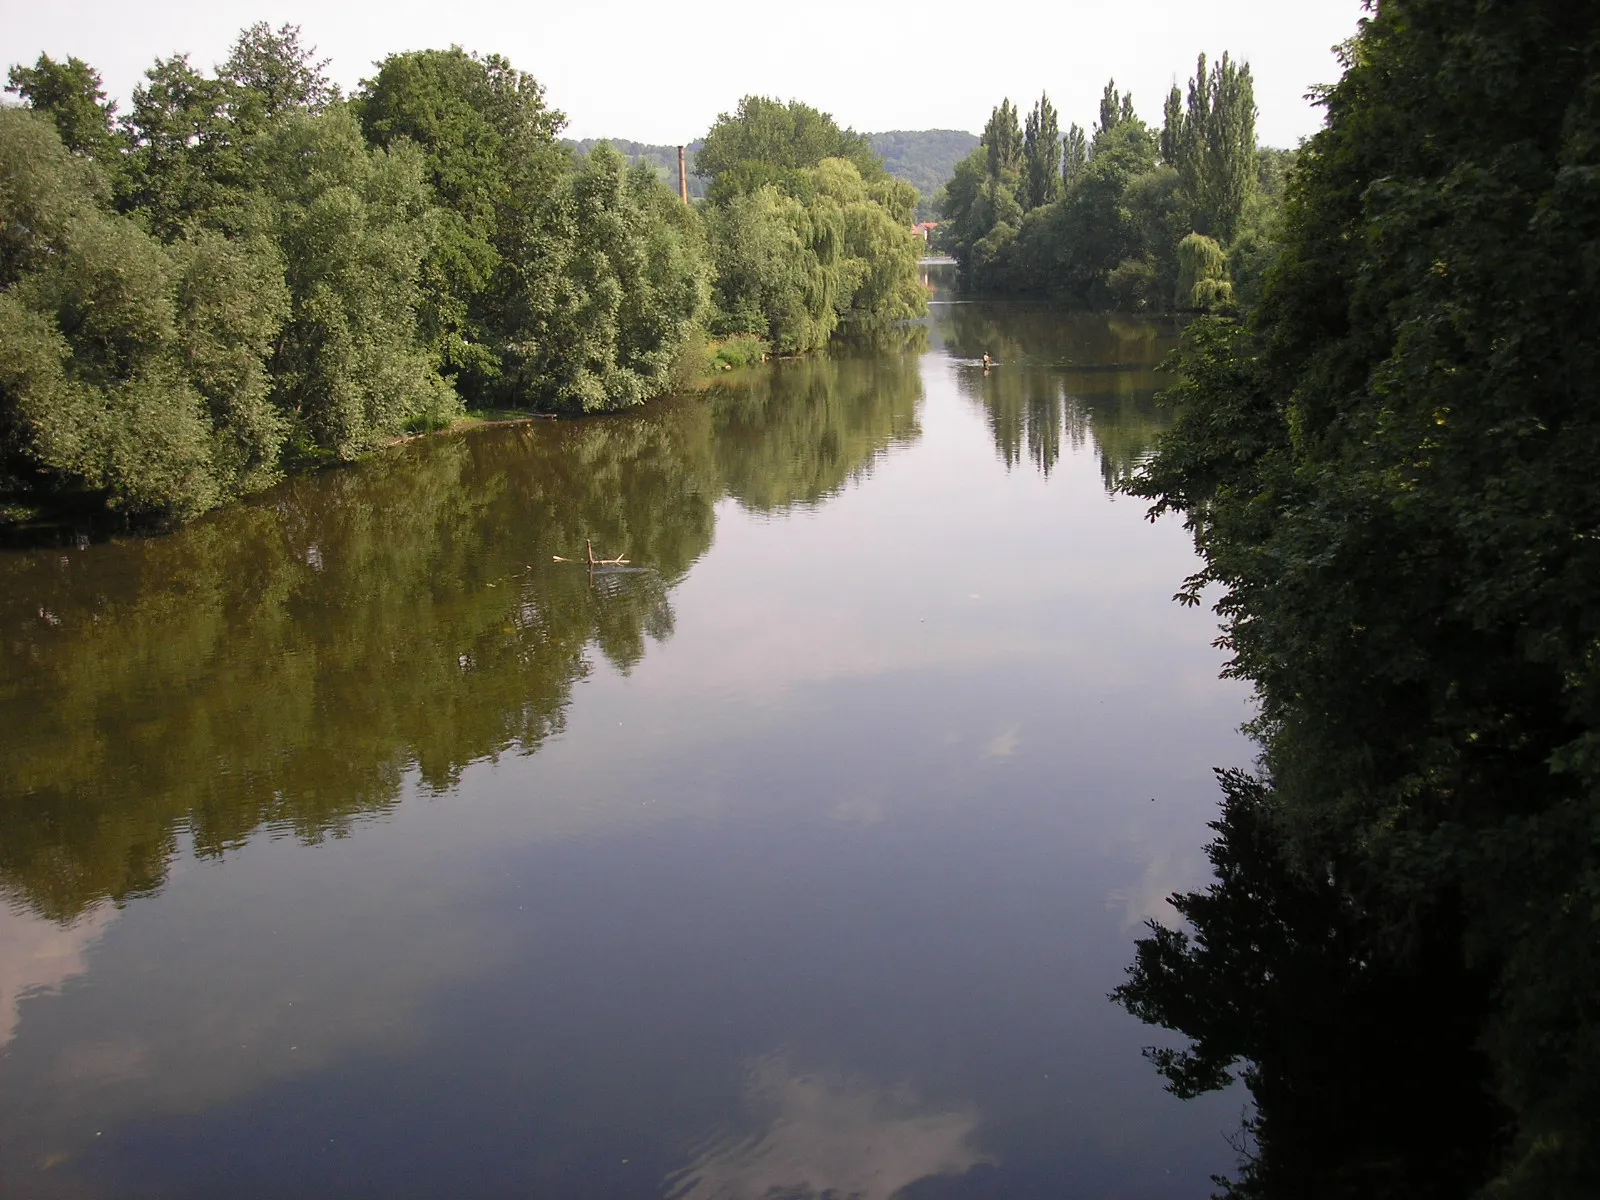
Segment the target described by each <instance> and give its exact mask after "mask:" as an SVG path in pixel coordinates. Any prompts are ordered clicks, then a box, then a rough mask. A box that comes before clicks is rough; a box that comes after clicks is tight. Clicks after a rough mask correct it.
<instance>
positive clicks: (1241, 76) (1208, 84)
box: [1163, 53, 1256, 242]
mask: <svg viewBox="0 0 1600 1200" xmlns="http://www.w3.org/2000/svg"><path fill="white" fill-rule="evenodd" d="M1174 90H1176V89H1174ZM1171 110H1172V98H1171V97H1168V113H1169V117H1170V113H1171ZM1165 141H1166V136H1165V132H1164V133H1163V142H1164V143H1165ZM1172 145H1173V150H1174V153H1175V156H1176V157H1175V162H1174V165H1175V166H1176V167H1177V168H1178V174H1179V177H1180V178H1181V179H1182V181H1183V189H1184V191H1185V193H1187V195H1188V197H1189V201H1190V204H1191V205H1192V207H1193V211H1194V221H1195V229H1196V231H1197V232H1199V233H1205V234H1209V235H1211V236H1213V237H1216V238H1219V239H1220V240H1222V241H1223V242H1229V241H1231V240H1232V239H1233V235H1234V234H1235V233H1236V232H1237V231H1238V227H1239V218H1240V216H1241V214H1243V212H1244V206H1245V204H1246V202H1247V201H1248V200H1249V199H1250V195H1251V193H1252V192H1253V191H1254V190H1255V187H1256V102H1255V86H1254V83H1253V81H1252V80H1251V78H1250V65H1249V64H1248V63H1245V64H1243V65H1239V64H1236V63H1235V62H1234V61H1233V60H1232V59H1231V58H1230V57H1229V56H1228V55H1227V54H1226V53H1224V54H1223V56H1222V60H1221V61H1220V62H1217V63H1214V64H1212V65H1211V68H1210V70H1209V71H1208V70H1207V69H1206V56H1205V55H1204V54H1202V55H1200V59H1199V62H1198V63H1197V64H1196V67H1195V75H1194V78H1193V79H1191V80H1190V81H1189V103H1188V110H1187V111H1186V112H1185V113H1184V116H1183V123H1182V127H1181V129H1180V130H1179V131H1178V135H1177V136H1176V137H1174V138H1173V139H1172Z"/></svg>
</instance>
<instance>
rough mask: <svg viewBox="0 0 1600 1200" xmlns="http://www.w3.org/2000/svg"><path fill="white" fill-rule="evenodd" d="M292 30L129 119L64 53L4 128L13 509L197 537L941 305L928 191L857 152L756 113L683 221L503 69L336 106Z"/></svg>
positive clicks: (469, 57)
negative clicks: (463, 441)
mask: <svg viewBox="0 0 1600 1200" xmlns="http://www.w3.org/2000/svg"><path fill="white" fill-rule="evenodd" d="M325 67H326V63H325V62H319V61H318V60H317V59H316V58H315V55H314V53H313V52H312V50H311V49H310V48H308V47H306V46H304V45H303V44H302V43H301V40H300V36H299V31H298V29H297V28H296V27H294V26H284V27H282V28H280V29H277V30H273V29H271V28H269V27H268V26H267V25H265V24H258V25H255V26H252V27H251V28H249V29H247V30H245V31H244V32H243V33H242V34H241V35H240V37H239V38H238V40H237V42H236V43H235V44H234V46H233V49H232V52H231V53H230V55H229V57H228V58H227V60H226V61H225V62H223V63H222V64H221V65H220V66H219V67H218V68H217V69H216V71H215V72H214V73H212V74H209V75H208V74H205V73H203V72H201V71H199V70H197V69H196V68H195V67H193V66H192V65H191V64H190V63H189V61H188V59H187V58H186V57H185V56H182V55H178V56H174V57H172V58H167V59H163V60H160V61H158V62H157V63H155V64H154V65H153V66H152V67H151V68H150V69H149V71H148V72H147V73H146V78H145V81H144V83H143V84H141V85H140V86H139V87H137V88H136V89H135V90H134V94H133V98H132V103H131V105H130V108H129V111H128V112H127V113H126V114H125V115H122V116H120V117H119V116H118V115H117V113H116V111H115V109H116V106H115V104H114V103H107V102H106V99H105V96H104V93H103V91H102V89H101V86H100V79H99V76H98V74H97V73H96V72H95V71H94V70H93V69H92V68H91V67H90V66H88V65H87V64H85V63H83V62H81V61H79V60H77V59H73V58H69V59H67V60H66V61H65V62H57V61H54V60H52V59H50V58H49V57H48V56H41V57H40V58H39V59H38V61H37V62H36V63H35V64H34V65H33V66H31V67H24V66H17V67H13V68H12V70H11V74H10V89H9V90H10V91H12V92H13V93H15V94H16V95H18V96H19V97H20V98H21V99H22V100H23V101H24V104H25V107H8V108H4V109H0V507H3V509H4V512H3V513H0V516H3V517H5V518H7V519H10V520H12V521H15V520H17V519H19V518H22V519H27V518H29V517H31V516H34V515H36V514H37V513H38V512H39V510H40V509H41V508H50V507H56V508H60V507H63V506H69V507H76V508H79V509H81V510H84V511H87V512H90V513H93V512H97V511H98V512H108V511H109V512H112V513H115V514H118V515H119V516H120V517H124V518H139V519H157V520H164V521H174V520H183V519H185V518H188V517H192V516H193V515H195V514H197V513H200V512H203V511H205V510H206V509H209V508H212V507H214V506H216V505H218V504H220V503H223V502H225V501H227V500H228V499H230V498H232V497H236V496H239V495H242V494H245V493H249V492H253V491H256V490H259V489H260V488H262V487H263V486H265V485H267V484H269V483H271V482H273V481H275V480H277V479H279V478H280V477H281V476H282V475H283V473H284V472H285V470H287V469H290V468H292V467H294V466H296V465H300V464H305V463H316V462H322V461H329V460H349V459H353V458H356V457H359V456H360V455H361V454H363V453H365V452H367V451H370V450H372V449H373V448H375V447H377V446H380V445H382V444H384V443H385V442H387V441H389V440H391V439H393V438H394V437H396V436H397V435H400V434H403V433H405V432H407V431H415V430H420V429H428V428H437V427H440V426H443V425H446V424H449V423H450V422H451V421H453V420H455V419H457V418H458V417H460V416H461V415H462V414H463V412H464V411H465V409H466V407H468V406H471V407H473V408H507V407H510V408H522V409H541V410H547V411H556V412H572V413H577V412H596V411H601V410H607V409H615V408H621V407H626V406H629V405H633V404H637V403H640V402H642V401H645V400H648V399H651V398H653V397H656V396H659V395H662V394H664V393H666V392H668V391H670V390H672V389H673V388H675V387H679V386H682V385H683V384H685V383H686V382H688V381H689V380H691V379H693V378H694V377H695V376H697V375H699V374H700V373H702V372H703V371H704V369H705V368H706V366H707V365H708V359H709V357H710V353H711V351H710V349H709V348H708V338H723V339H731V340H732V342H733V346H732V348H731V350H730V352H729V354H728V355H727V357H728V358H730V359H732V360H735V361H739V360H747V359H749V358H752V357H759V356H760V354H761V353H764V352H766V351H767V350H769V349H770V350H775V351H777V352H780V353H801V352H805V351H809V350H813V349H816V348H818V347H820V346H821V345H823V344H824V343H825V342H826V341H827V340H828V338H829V337H830V336H831V335H832V334H833V332H834V331H835V330H836V329H837V328H838V327H839V326H840V324H841V323H842V322H850V321H855V322H860V323H867V324H874V323H875V324H883V323H886V322H892V321H894V320H898V319H902V318H906V317H913V316H916V315H919V314H920V313H922V312H923V311H925V305H926V294H925V292H924V291H923V290H922V289H921V287H920V286H919V284H918V280H917V274H916V262H917V258H918V251H919V249H920V247H921V243H920V241H919V240H918V239H917V238H916V237H915V236H914V235H913V234H912V232H911V230H910V228H909V226H910V225H911V223H912V219H913V214H914V213H915V210H916V207H917V204H918V197H917V194H916V192H915V189H913V188H911V187H910V186H909V185H907V184H905V183H903V182H901V181H897V180H893V179H890V178H889V177H888V176H887V175H886V174H885V172H884V170H883V167H882V163H881V160H880V159H879V158H878V157H877V155H875V154H873V153H872V152H871V151H870V149H868V148H867V147H866V145H865V143H864V140H863V139H862V138H861V137H860V136H859V135H856V134H853V133H851V132H849V131H847V130H841V129H840V128H839V127H838V125H837V124H836V123H835V122H834V121H833V120H832V118H831V117H829V116H827V115H826V114H824V113H820V112H817V111H816V110H815V109H811V108H809V107H807V106H805V105H803V104H797V103H791V104H787V105H786V104H781V103H778V102H776V101H767V100H762V99H759V98H755V97H750V98H747V99H746V100H745V101H743V102H742V103H741V104H740V106H739V108H738V110H737V112H736V113H735V114H734V115H732V116H728V115H724V116H722V117H721V118H719V119H718V121H717V123H716V125H715V126H714V127H713V129H712V130H711V131H710V133H709V134H708V135H707V137H706V139H705V147H704V149H703V150H702V152H701V155H700V159H699V170H700V171H701V172H702V174H705V175H706V176H708V177H709V179H710V190H711V192H712V194H713V199H712V201H711V202H709V203H708V204H705V205H703V206H696V207H685V206H684V205H682V204H681V203H680V202H679V200H678V198H677V197H676V195H675V194H674V191H673V190H672V189H670V188H668V187H667V186H665V185H664V184H663V183H662V182H661V180H660V179H658V177H657V174H656V172H655V171H654V170H653V169H651V168H650V167H649V166H648V165H636V166H633V167H629V166H628V165H627V164H626V163H625V161H624V159H623V158H622V156H621V155H620V154H618V153H617V152H616V151H615V150H614V149H613V148H611V147H610V146H608V145H600V146H596V147H595V148H594V149H593V150H592V151H591V152H590V153H588V154H587V155H574V154H573V153H572V152H571V151H570V150H569V149H567V148H566V147H564V146H562V145H560V144H559V143H558V142H557V137H556V135H557V134H558V133H559V131H560V129H561V127H562V125H563V123H564V117H563V115H562V114H561V113H559V112H557V111H556V110H554V109H552V108H550V107H549V106H548V105H547V104H546V102H545V96H544V91H543V89H542V87H541V86H540V85H539V84H538V83H537V82H536V81H535V80H534V79H533V78H532V77H530V76H529V75H527V74H526V73H524V72H521V71H518V70H516V69H515V68H514V67H512V65H511V64H510V63H509V62H507V61H506V60H505V59H504V58H502V57H500V56H498V55H489V56H486V57H480V56H477V55H473V54H469V53H467V52H465V51H463V50H461V49H460V48H456V47H453V48H451V49H449V50H425V51H417V52H410V53H404V54H395V55H391V56H390V57H388V58H386V59H385V60H383V61H382V62H381V63H379V64H377V70H376V72H375V74H374V75H373V77H372V78H371V79H368V80H366V81H364V82H363V83H362V85H361V87H360V88H359V89H358V91H357V92H356V93H355V94H354V95H352V96H349V97H345V96H341V95H340V94H339V93H338V91H337V89H336V88H334V87H333V86H332V85H331V84H330V83H329V81H328V79H327V76H326V74H325Z"/></svg>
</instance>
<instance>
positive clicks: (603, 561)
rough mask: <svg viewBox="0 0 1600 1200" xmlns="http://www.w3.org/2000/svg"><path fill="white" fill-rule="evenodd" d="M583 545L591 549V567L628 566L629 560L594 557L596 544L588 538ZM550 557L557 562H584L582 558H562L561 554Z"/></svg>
mask: <svg viewBox="0 0 1600 1200" xmlns="http://www.w3.org/2000/svg"><path fill="white" fill-rule="evenodd" d="M583 544H584V545H585V546H587V547H588V548H589V565H590V566H591V567H625V566H627V565H628V560H627V559H625V558H622V557H617V558H596V557H595V556H594V543H593V542H591V541H589V540H588V539H587V538H586V539H584V543H583ZM550 557H551V559H552V560H554V561H555V562H565V563H570V562H575V563H581V562H582V561H583V559H581V558H562V557H561V555H559V554H552V555H551V556H550Z"/></svg>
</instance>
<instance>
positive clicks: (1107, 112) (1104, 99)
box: [1094, 79, 1122, 142]
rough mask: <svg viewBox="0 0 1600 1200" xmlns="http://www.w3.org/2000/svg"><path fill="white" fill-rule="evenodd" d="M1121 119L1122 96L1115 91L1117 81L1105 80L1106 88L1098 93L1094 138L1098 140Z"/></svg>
mask: <svg viewBox="0 0 1600 1200" xmlns="http://www.w3.org/2000/svg"><path fill="white" fill-rule="evenodd" d="M1121 119H1122V97H1121V96H1120V95H1118V93H1117V81H1116V80H1115V79H1110V80H1107V81H1106V90H1105V91H1103V92H1101V93H1100V123H1099V124H1098V125H1096V126H1095V129H1094V140H1095V141H1096V142H1098V141H1100V139H1102V138H1103V137H1105V135H1106V134H1108V133H1110V132H1111V131H1112V130H1113V129H1115V128H1116V126H1117V122H1118V121H1120V120H1121Z"/></svg>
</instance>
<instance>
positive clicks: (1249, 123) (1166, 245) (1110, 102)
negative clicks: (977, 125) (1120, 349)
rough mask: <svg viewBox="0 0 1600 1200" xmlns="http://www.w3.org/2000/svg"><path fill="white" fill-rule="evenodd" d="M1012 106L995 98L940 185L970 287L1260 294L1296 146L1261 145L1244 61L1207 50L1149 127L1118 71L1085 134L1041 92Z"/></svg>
mask: <svg viewBox="0 0 1600 1200" xmlns="http://www.w3.org/2000/svg"><path fill="white" fill-rule="evenodd" d="M1019 115H1020V114H1019V113H1018V110H1017V109H1016V107H1015V106H1014V105H1013V104H1012V103H1011V101H1010V100H1006V101H1004V102H1002V103H1001V104H1000V105H999V106H998V107H997V108H996V109H995V110H994V111H993V113H991V115H990V117H989V121H988V124H987V125H985V127H984V131H983V138H982V142H981V144H980V145H979V146H978V147H977V148H976V149H975V150H973V151H972V153H971V154H969V155H968V156H967V157H966V158H965V159H963V160H962V161H961V162H960V163H959V164H958V165H957V166H956V168H955V174H954V177H953V178H952V179H951V180H950V182H949V183H948V184H946V185H945V188H944V191H943V192H942V193H941V194H940V196H939V197H937V204H938V206H939V208H940V211H941V212H942V214H943V216H944V221H945V224H944V227H943V228H942V229H941V230H940V234H941V243H942V245H943V247H944V248H945V249H946V250H948V251H949V252H950V253H951V254H952V255H954V256H955V258H956V261H957V262H958V263H959V264H960V267H961V273H962V277H963V280H964V282H965V283H966V285H967V286H968V287H970V288H973V289H976V290H978V291H982V292H989V293H1001V294H1003V293H1032V294H1037V295H1045V296H1051V297H1056V298H1060V299H1064V300H1068V301H1071V302H1073V303H1076V304H1080V305H1087V306H1090V307H1098V308H1119V309H1126V310H1131V311H1138V310H1153V311H1171V310H1178V311H1204V310H1210V309H1217V308H1227V307H1229V306H1231V305H1233V304H1234V303H1236V302H1242V303H1246V304H1248V303H1250V302H1252V301H1254V300H1255V298H1256V296H1257V294H1258V293H1259V290H1260V287H1261V281H1262V278H1263V276H1264V274H1265V271H1266V268H1267V266H1268V264H1269V263H1270V262H1271V260H1272V257H1273V254H1274V252H1275V238H1276V231H1277V226H1278V221H1279V210H1280V208H1281V200H1282V194H1283V185H1284V179H1285V177H1286V174H1287V171H1288V169H1289V167H1290V165H1291V164H1292V162H1293V161H1294V153H1293V152H1292V151H1286V150H1273V149H1264V148H1259V147H1258V146H1257V145H1256V129H1255V119H1256V108H1255V93H1254V85H1253V84H1252V82H1251V77H1250V67H1249V64H1240V63H1236V62H1234V61H1233V59H1232V58H1231V57H1230V56H1229V55H1227V54H1224V55H1223V56H1222V59H1221V60H1220V61H1219V62H1215V63H1212V64H1211V65H1210V66H1209V67H1208V66H1207V62H1206V57H1205V55H1203V54H1202V55H1201V56H1200V59H1199V63H1198V66H1197V67H1196V70H1195V75H1194V78H1192V79H1191V80H1190V81H1189V85H1188V92H1187V97H1185V94H1184V93H1183V92H1181V91H1180V90H1179V89H1178V87H1177V86H1176V85H1174V86H1173V88H1172V91H1171V92H1170V93H1169V94H1168V95H1167V97H1166V101H1165V106H1164V109H1163V117H1162V125H1161V128H1160V129H1159V130H1155V129H1152V128H1151V127H1150V126H1148V125H1147V124H1145V122H1144V121H1143V120H1141V119H1140V118H1139V116H1138V114H1137V113H1136V112H1135V110H1134V105H1133V96H1132V94H1131V93H1129V92H1122V91H1119V90H1118V89H1117V85H1116V82H1115V81H1114V80H1113V81H1112V82H1110V83H1107V84H1106V87H1105V91H1104V93H1103V94H1102V96H1101V100H1100V113H1099V120H1098V122H1096V123H1095V125H1094V126H1093V132H1092V133H1085V131H1084V130H1083V129H1082V128H1081V127H1080V126H1079V125H1077V124H1075V123H1074V124H1073V125H1071V126H1070V127H1069V128H1068V130H1067V131H1066V133H1065V134H1063V133H1062V132H1061V128H1060V117H1059V115H1058V114H1057V112H1056V109H1055V106H1054V105H1053V104H1052V103H1051V102H1050V97H1049V96H1048V95H1041V96H1040V97H1039V99H1038V101H1037V102H1035V104H1034V106H1033V108H1032V110H1031V111H1029V113H1028V114H1027V115H1026V117H1024V118H1022V119H1021V121H1020V122H1019Z"/></svg>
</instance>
